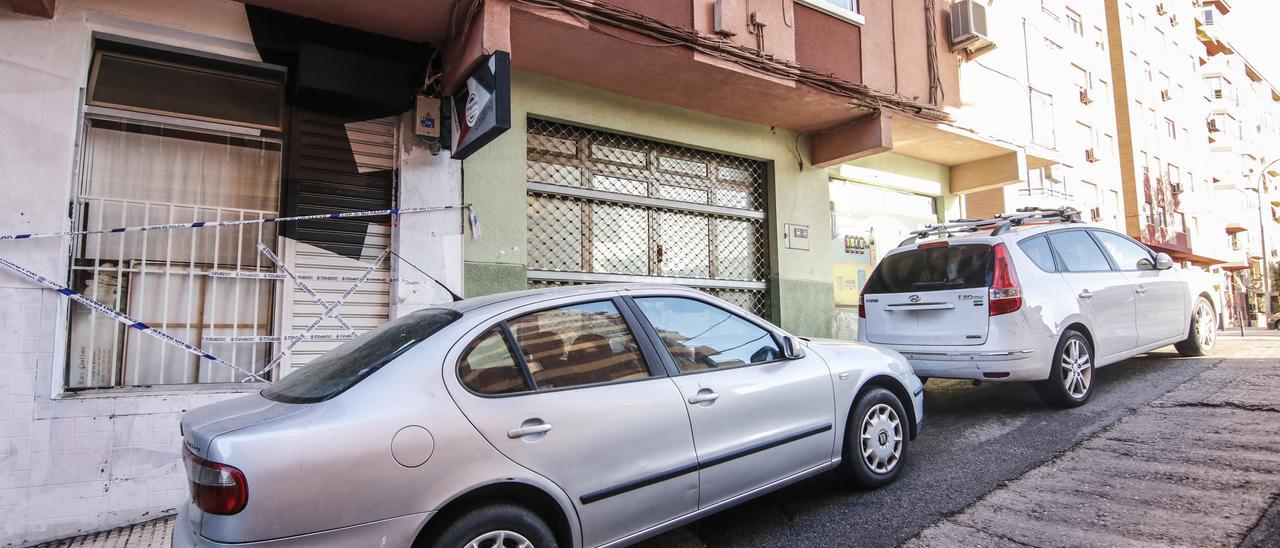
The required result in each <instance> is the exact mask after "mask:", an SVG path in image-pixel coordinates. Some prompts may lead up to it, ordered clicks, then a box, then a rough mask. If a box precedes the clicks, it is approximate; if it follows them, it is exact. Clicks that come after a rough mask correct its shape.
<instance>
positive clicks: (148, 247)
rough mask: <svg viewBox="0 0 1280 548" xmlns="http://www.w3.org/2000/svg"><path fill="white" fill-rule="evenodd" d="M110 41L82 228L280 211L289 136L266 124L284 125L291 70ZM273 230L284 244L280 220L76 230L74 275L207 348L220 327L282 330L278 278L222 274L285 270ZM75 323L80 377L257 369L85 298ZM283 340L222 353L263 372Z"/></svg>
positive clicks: (86, 172) (134, 380) (152, 381)
mask: <svg viewBox="0 0 1280 548" xmlns="http://www.w3.org/2000/svg"><path fill="white" fill-rule="evenodd" d="M97 47H98V50H97V52H96V53H95V57H94V63H93V67H92V70H91V73H90V79H89V91H88V93H87V98H86V101H87V103H88V107H86V115H85V119H84V129H83V133H84V144H83V158H82V160H81V161H82V164H81V167H80V173H81V179H80V181H79V184H78V189H77V192H76V198H75V201H74V215H75V222H76V226H77V227H79V228H81V229H85V230H99V229H110V228H113V227H122V226H138V225H156V224H168V223H191V222H195V221H211V220H222V221H233V220H257V219H262V218H267V217H275V216H277V214H278V209H279V202H280V192H281V172H282V169H281V165H282V164H281V162H282V152H281V151H282V142H281V139H280V138H279V134H278V133H272V132H265V133H264V132H263V131H262V130H263V129H273V128H274V129H278V128H279V127H280V126H281V120H282V115H281V114H280V109H281V108H282V107H281V105H282V104H283V92H282V90H283V78H284V74H283V71H281V72H279V73H275V72H273V71H271V70H266V69H262V70H258V69H255V68H253V67H243V68H242V69H241V70H237V67H235V66H234V65H235V63H233V62H222V61H218V60H205V59H202V58H196V57H192V56H187V55H185V54H183V55H178V54H173V53H170V52H162V51H157V52H155V54H154V55H153V56H148V55H147V53H146V51H144V50H140V48H138V47H136V46H133V45H128V46H119V47H118V49H117V46H116V45H115V44H113V43H110V42H105V41H99V42H98V44H97ZM264 74H265V75H268V76H266V77H264V76H263V75H264ZM271 75H274V79H273V77H271ZM208 122H215V124H209V123H208ZM214 128H218V129H214ZM237 128H239V129H237ZM259 242H261V243H263V244H264V245H266V246H267V247H268V248H270V249H274V248H275V246H276V233H275V229H274V226H273V225H270V224H248V225H238V226H227V227H217V228H207V229H199V230H180V231H148V232H127V233H120V234H105V235H88V236H85V237H81V238H79V239H77V240H76V241H75V244H74V248H73V255H72V257H71V284H72V287H73V289H76V290H80V291H83V292H84V293H85V294H86V295H88V296H89V297H90V298H93V299H95V300H97V301H99V302H102V303H105V304H106V305H107V306H109V307H111V308H114V309H117V310H120V311H122V312H124V313H126V314H128V315H130V316H132V317H133V318H135V319H137V320H138V321H141V322H143V323H145V324H147V325H148V326H151V327H155V328H158V329H160V330H162V331H164V332H165V333H167V334H169V335H171V336H173V337H175V338H177V339H180V340H183V341H187V342H189V343H190V344H192V345H193V346H197V347H202V346H204V345H202V344H201V343H200V342H199V341H201V340H202V338H203V337H208V336H258V335H270V334H271V332H272V322H273V301H274V298H275V296H274V294H273V290H272V287H273V286H272V284H264V283H262V282H261V281H259V280H240V279H231V278H213V277H210V276H209V271H211V270H239V271H247V272H267V271H271V272H274V268H272V265H271V263H269V262H268V261H267V259H265V258H264V257H263V256H262V255H261V254H260V253H259V252H258V251H257V249H256V245H257V244H258V243H259ZM69 324H70V325H69V336H68V364H67V377H66V381H65V385H66V387H67V388H71V389H79V388H100V387H114V386H138V385H163V384H189V383H218V382H238V381H243V380H245V379H246V375H244V374H242V373H239V372H236V371H234V370H232V369H229V368H225V367H223V366H219V365H217V364H215V363H212V362H210V361H206V360H203V359H200V358H199V357H197V356H195V355H193V354H190V353H187V352H185V351H183V350H182V349H180V348H176V347H174V346H170V345H168V344H165V343H164V342H162V341H160V340H158V339H156V338H154V337H152V336H150V335H147V334H144V333H142V332H140V331H138V330H134V329H128V328H126V326H124V325H123V324H121V323H118V322H116V321H114V320H112V319H111V318H108V317H107V316H105V315H102V314H100V313H98V312H95V311H92V310H90V309H88V308H87V307H84V306H82V305H79V304H72V305H71V309H70V321H69ZM270 350H271V348H270V345H269V344H268V343H249V344H234V345H226V347H224V348H222V349H220V351H218V352H217V353H218V354H219V357H221V358H223V359H225V360H227V361H229V362H231V363H234V364H236V365H238V366H241V367H243V368H244V369H250V370H254V371H257V370H258V369H261V368H262V367H263V366H265V364H266V362H267V360H268V359H269V355H268V353H269V351H270Z"/></svg>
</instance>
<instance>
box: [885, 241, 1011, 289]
mask: <svg viewBox="0 0 1280 548" xmlns="http://www.w3.org/2000/svg"><path fill="white" fill-rule="evenodd" d="M990 278H991V246H989V245H986V244H965V245H948V246H942V247H926V248H917V249H912V250H910V251H903V252H901V253H894V254H892V255H889V256H888V257H885V258H884V260H883V261H881V262H880V266H878V267H876V269H875V272H872V274H871V279H870V280H867V286H866V290H865V291H864V293H866V294H867V295H871V294H877V293H908V292H918V291H940V290H944V289H973V288H977V287H986V286H988V285H990V282H991V280H990Z"/></svg>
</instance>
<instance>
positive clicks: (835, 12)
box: [795, 0, 867, 27]
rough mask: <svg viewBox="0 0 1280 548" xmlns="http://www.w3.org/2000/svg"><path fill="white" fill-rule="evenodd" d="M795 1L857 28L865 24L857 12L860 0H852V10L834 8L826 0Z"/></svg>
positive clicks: (865, 20) (864, 20) (859, 8)
mask: <svg viewBox="0 0 1280 548" xmlns="http://www.w3.org/2000/svg"><path fill="white" fill-rule="evenodd" d="M795 1H796V3H798V4H804V5H805V6H808V7H811V8H813V9H816V10H818V11H820V12H823V13H825V14H827V15H830V16H832V17H836V18H838V19H844V20H845V21H848V22H850V23H853V24H855V25H858V26H859V27H861V26H863V25H865V24H867V18H866V17H863V16H862V14H861V13H859V11H860V10H861V7H860V5H859V3H860V1H861V0H852V2H853V8H854V9H852V10H848V9H845V8H842V7H840V6H836V5H834V4H831V3H830V2H827V1H826V0H795Z"/></svg>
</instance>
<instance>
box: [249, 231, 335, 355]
mask: <svg viewBox="0 0 1280 548" xmlns="http://www.w3.org/2000/svg"><path fill="white" fill-rule="evenodd" d="M258 252H259V253H262V254H263V255H266V256H267V259H268V260H270V261H271V263H272V264H274V265H276V268H279V269H280V270H282V271H283V272H284V273H285V275H286V276H288V277H290V278H293V283H294V284H297V286H298V287H300V288H302V291H304V292H306V294H307V295H310V296H311V299H312V301H313V302H315V303H316V304H318V305H320V306H321V307H322V308H323V307H326V306H329V303H327V302H325V300H324V297H321V296H320V295H319V294H318V293H316V290H314V289H311V286H310V285H308V284H307V282H304V281H302V280H299V279H298V278H297V277H296V276H294V275H293V270H291V269H290V268H289V267H288V266H285V264H284V261H281V260H280V259H279V258H278V257H276V254H275V253H273V252H272V251H271V248H269V247H267V246H265V245H263V244H262V242H258ZM333 319H334V320H336V321H337V322H338V325H341V326H342V328H343V329H346V330H347V332H348V333H355V330H354V329H351V324H349V323H347V320H346V319H345V318H343V317H342V316H341V315H340V314H338V313H337V312H334V313H333Z"/></svg>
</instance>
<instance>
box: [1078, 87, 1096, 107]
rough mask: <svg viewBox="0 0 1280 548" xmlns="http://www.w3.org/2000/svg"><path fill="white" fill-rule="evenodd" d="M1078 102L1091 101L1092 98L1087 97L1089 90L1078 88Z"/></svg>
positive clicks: (1085, 102)
mask: <svg viewBox="0 0 1280 548" xmlns="http://www.w3.org/2000/svg"><path fill="white" fill-rule="evenodd" d="M1080 102H1081V103H1083V104H1086V105H1087V104H1089V103H1092V102H1093V98H1092V97H1089V90H1087V89H1085V88H1080Z"/></svg>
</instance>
